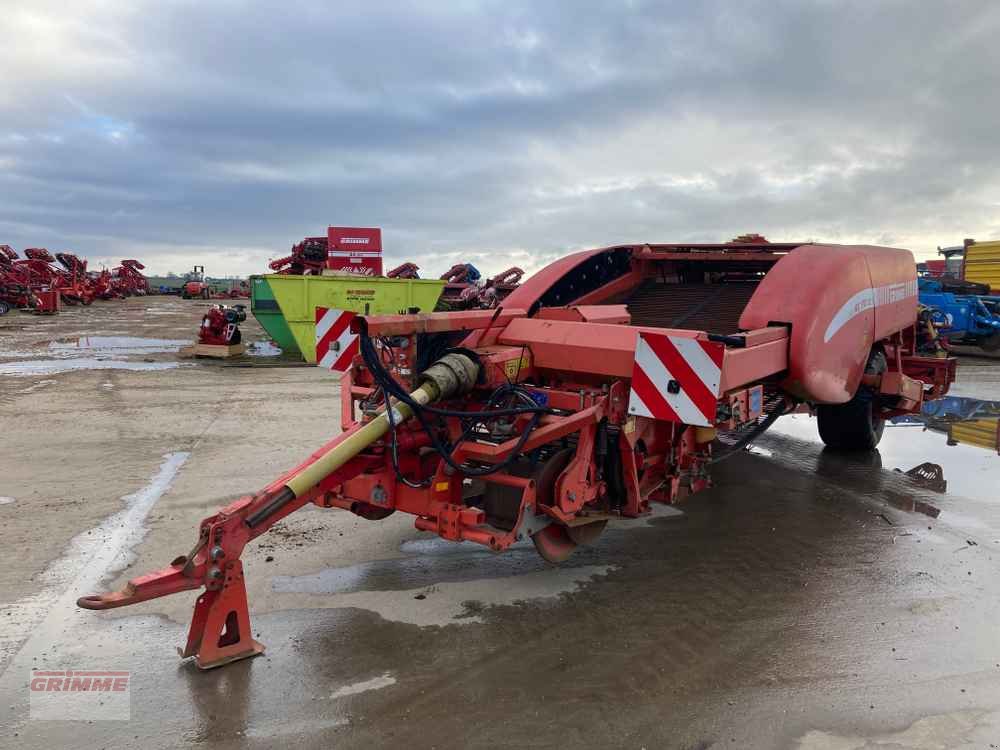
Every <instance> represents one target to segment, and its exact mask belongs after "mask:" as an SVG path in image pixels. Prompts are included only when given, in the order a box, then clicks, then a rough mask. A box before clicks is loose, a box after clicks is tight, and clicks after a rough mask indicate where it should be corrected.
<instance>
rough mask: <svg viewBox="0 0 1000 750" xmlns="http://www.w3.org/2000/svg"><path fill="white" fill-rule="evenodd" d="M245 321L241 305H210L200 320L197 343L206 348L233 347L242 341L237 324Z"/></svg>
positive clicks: (243, 309)
mask: <svg viewBox="0 0 1000 750" xmlns="http://www.w3.org/2000/svg"><path fill="white" fill-rule="evenodd" d="M246 319H247V313H246V307H245V306H243V305H233V306H232V307H227V306H226V305H212V306H211V307H210V308H208V312H206V313H205V315H204V316H203V317H202V319H201V328H199V330H198V343H199V344H207V345H208V346H235V345H236V344H239V343H240V342H242V340H243V336H242V334H241V333H240V329H239V324H240V323H242V322H243V321H244V320H246Z"/></svg>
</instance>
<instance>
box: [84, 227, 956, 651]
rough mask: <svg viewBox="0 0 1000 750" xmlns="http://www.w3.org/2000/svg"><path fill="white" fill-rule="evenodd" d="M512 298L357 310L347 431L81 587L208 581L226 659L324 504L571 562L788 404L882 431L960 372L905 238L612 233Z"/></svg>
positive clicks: (131, 591) (253, 647)
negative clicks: (251, 597)
mask: <svg viewBox="0 0 1000 750" xmlns="http://www.w3.org/2000/svg"><path fill="white" fill-rule="evenodd" d="M503 304H504V306H503V307H502V308H498V309H496V310H470V311H462V312H449V313H430V314H416V315H382V316H358V317H356V318H355V319H354V320H353V321H352V323H351V326H352V328H351V330H352V331H353V332H354V333H355V334H356V335H357V336H358V354H357V355H356V356H354V358H353V362H352V363H351V365H350V369H349V370H348V371H347V372H345V373H344V374H343V376H342V381H341V398H342V404H343V409H342V422H343V424H342V427H343V431H342V433H341V434H339V435H338V436H337V437H335V438H334V439H333V440H331V441H330V442H328V443H327V444H326V445H324V446H323V447H321V448H320V449H319V450H317V451H316V452H315V453H313V454H312V455H311V456H310V457H309V458H307V459H306V460H305V461H304V462H303V463H302V464H300V465H299V466H297V467H296V468H294V469H292V470H291V471H289V472H287V473H285V474H284V475H282V476H280V477H279V478H277V479H276V480H275V481H274V482H272V483H271V484H269V485H268V486H267V487H265V488H263V489H262V490H260V491H259V492H257V493H256V494H253V495H246V496H244V497H242V498H240V499H239V500H237V501H235V502H234V503H232V504H230V505H229V506H227V507H225V508H223V509H222V510H221V511H219V512H218V513H217V514H216V515H213V516H210V517H209V518H206V519H205V520H204V521H202V523H201V528H200V533H199V535H198V538H197V540H196V543H195V545H194V548H193V550H192V551H191V552H190V553H189V554H188V555H186V556H182V557H179V558H177V559H176V560H174V562H173V563H171V564H170V565H169V566H168V567H166V568H163V569H161V570H158V571H155V572H153V573H150V574H148V575H145V576H141V577H139V578H135V579H133V580H132V581H130V582H129V583H128V585H127V586H126V587H125V588H124V589H123V590H121V591H119V592H115V593H110V594H98V595H93V596H86V597H83V598H81V599H80V600H79V602H78V604H79V605H80V606H81V607H85V608H88V609H106V608H110V607H119V606H124V605H128V604H134V603H136V602H141V601H145V600H147V599H153V598H156V597H160V596H165V595H167V594H173V593H176V592H178V591H184V590H188V589H199V590H200V589H204V591H202V592H201V594H200V595H199V596H198V599H197V603H196V605H195V612H194V617H193V620H192V622H191V629H190V634H189V638H188V642H187V646H186V648H185V649H184V651H183V652H182V653H183V655H184V656H194V657H195V659H196V662H197V664H198V666H200V667H203V668H209V667H215V666H220V665H222V664H225V663H227V662H230V661H234V660H236V659H242V658H245V657H248V656H253V655H255V654H258V653H260V652H261V651H262V650H263V646H261V645H260V644H259V643H257V642H256V641H255V640H254V639H253V638H252V635H251V630H250V616H249V610H248V607H247V600H246V589H245V586H244V584H243V565H242V563H241V561H240V555H241V553H242V551H243V548H244V547H245V545H246V544H247V543H248V542H249V541H251V540H252V539H254V538H256V537H258V536H260V535H261V534H263V533H264V532H265V531H267V529H268V528H270V527H271V526H272V525H274V523H276V522H277V521H279V520H280V519H282V518H284V517H285V516H287V515H288V514H290V513H292V512H294V511H295V510H297V509H298V508H301V507H302V506H303V505H305V504H306V503H313V504H315V505H317V506H320V507H323V508H340V509H344V510H348V511H351V512H353V513H355V514H357V515H359V516H361V517H363V518H366V519H371V520H378V519H381V518H385V517H386V516H388V515H389V514H391V513H394V512H396V511H400V512H404V513H409V514H411V515H413V516H414V518H415V525H416V527H417V528H418V529H421V530H424V531H431V532H434V533H436V534H438V535H439V536H441V537H443V538H445V539H449V540H453V541H469V542H474V543H477V544H482V545H485V546H487V547H489V548H490V549H493V550H496V551H498V552H499V551H502V550H505V549H506V548H507V547H509V546H510V545H511V544H514V543H515V542H517V541H518V540H522V539H526V538H530V539H532V541H533V542H534V544H535V546H536V548H537V549H538V551H539V553H541V555H542V556H543V557H544V558H545V559H547V560H550V561H553V562H558V561H560V560H564V559H565V558H566V557H567V556H568V555H569V554H571V553H572V551H573V550H574V549H575V548H576V546H577V545H579V544H587V543H589V542H592V541H593V540H594V539H596V538H597V536H598V535H599V534H600V533H601V531H602V530H603V528H604V526H605V524H606V523H607V521H608V520H609V519H612V518H638V517H641V516H643V515H644V514H646V513H648V512H649V511H650V507H651V504H652V503H654V502H660V503H675V502H678V501H679V500H681V499H683V498H685V497H686V496H687V495H689V494H691V493H694V492H698V491H700V490H704V489H706V488H708V487H710V486H711V479H710V473H709V470H710V467H711V464H712V463H713V461H718V460H720V459H722V458H724V457H725V456H727V455H730V454H732V453H733V452H735V451H737V450H740V449H741V448H742V447H744V446H745V445H746V444H747V443H748V442H749V441H750V440H751V439H753V438H754V437H756V436H757V435H759V434H760V433H761V432H762V431H763V430H764V429H766V428H767V427H768V426H769V425H770V424H771V423H773V422H774V420H775V419H777V417H778V416H780V415H781V414H784V413H788V412H789V411H791V410H793V409H808V410H810V411H812V412H813V413H815V414H816V416H817V418H818V420H817V421H818V426H819V430H820V434H821V436H822V438H823V440H824V441H825V442H826V443H827V444H828V445H831V446H834V447H836V448H841V449H858V450H871V449H872V448H874V446H875V444H876V443H877V442H878V439H879V437H880V436H881V430H882V424H883V422H884V420H885V419H886V418H888V417H892V416H895V415H899V414H903V413H919V412H920V408H921V404H922V402H923V401H924V400H925V399H931V398H937V397H939V396H941V395H943V394H944V393H945V392H946V391H947V390H948V387H949V385H950V383H951V382H952V380H953V379H954V373H955V362H954V360H953V359H950V358H944V357H925V356H920V355H919V354H918V351H919V349H918V347H919V346H920V342H919V341H918V337H919V336H921V335H922V333H921V331H922V329H919V328H918V326H917V284H916V276H915V264H914V262H913V257H912V255H911V254H910V253H909V252H908V251H906V250H897V249H892V248H879V247H852V246H836V245H816V244H791V243H789V244H771V243H768V242H767V241H766V240H764V239H763V238H760V237H757V236H749V237H744V238H740V240H739V241H736V242H732V243H726V244H717V245H691V244H675V245H625V246H618V247H609V248H603V249H598V250H590V251H586V252H580V253H576V254H574V255H570V256H568V257H565V258H563V259H561V260H559V261H556V262H555V263H552V264H551V265H550V266H548V267H547V268H545V269H543V270H542V271H540V272H539V273H537V274H536V275H535V276H533V277H532V278H530V279H529V280H528V281H527V282H525V283H524V284H523V285H521V286H520V287H519V288H518V289H516V290H515V291H513V292H512V293H511V294H510V296H509V297H507V298H506V300H504V303H503ZM349 345H352V344H349V343H347V342H345V351H346V350H347V348H346V347H347V346H349ZM387 402H388V403H389V404H390V405H391V406H390V408H389V409H388V410H387V409H386V404H387Z"/></svg>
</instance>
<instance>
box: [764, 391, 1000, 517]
mask: <svg viewBox="0 0 1000 750" xmlns="http://www.w3.org/2000/svg"><path fill="white" fill-rule="evenodd" d="M758 443H759V444H761V445H766V450H767V451H768V452H769V453H771V454H772V455H771V456H767V454H764V453H762V452H761V453H759V452H758V451H753V452H754V453H759V455H762V456H764V457H766V458H769V459H771V460H776V461H782V462H789V463H792V464H797V465H801V467H802V468H803V469H805V470H809V471H813V470H814V471H816V472H817V473H819V474H820V475H823V476H828V477H830V478H831V479H836V481H837V482H838V483H841V484H844V485H846V486H849V487H851V488H852V489H857V490H860V491H862V492H864V493H866V494H870V495H873V496H875V497H878V498H879V499H881V500H884V501H885V502H887V503H889V504H890V505H892V506H893V507H896V508H899V509H900V510H905V511H909V512H916V513H922V514H924V515H926V516H928V517H930V518H936V519H939V520H941V521H945V522H947V523H948V524H949V525H951V526H954V527H956V528H959V529H964V530H967V531H969V532H970V533H987V532H991V533H993V534H1000V504H998V503H997V501H998V500H1000V492H998V491H997V489H996V488H997V487H998V486H1000V455H998V449H1000V401H986V400H983V399H976V398H967V397H962V396H948V397H945V398H943V399H939V400H937V401H931V402H928V403H926V404H924V408H923V411H922V413H921V414H915V415H906V416H902V417H896V418H895V419H893V420H891V421H889V422H887V423H886V425H885V432H884V433H883V435H882V440H881V442H880V443H879V446H878V449H877V450H876V451H874V452H872V453H865V454H850V453H837V452H835V451H830V450H829V449H819V450H817V449H818V446H820V445H821V444H822V443H821V441H820V439H819V434H818V431H817V427H816V420H815V419H814V418H812V417H809V416H807V415H803V414H793V415H790V416H787V417H782V418H781V419H779V420H778V421H777V422H776V423H775V424H774V426H773V427H772V428H771V429H770V430H769V431H768V432H767V433H766V434H765V435H764V436H762V437H761V438H760V439H759V441H758ZM873 469H875V470H880V471H875V472H873ZM963 498H964V499H968V500H973V501H978V502H982V503H986V504H988V509H987V510H988V512H986V513H985V514H966V513H964V512H963V511H962V505H961V500H962V499H963ZM976 515H978V516H980V518H977V520H976V521H975V522H973V520H972V518H973V516H976ZM982 517H985V518H986V519H987V520H986V521H983V520H982Z"/></svg>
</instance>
